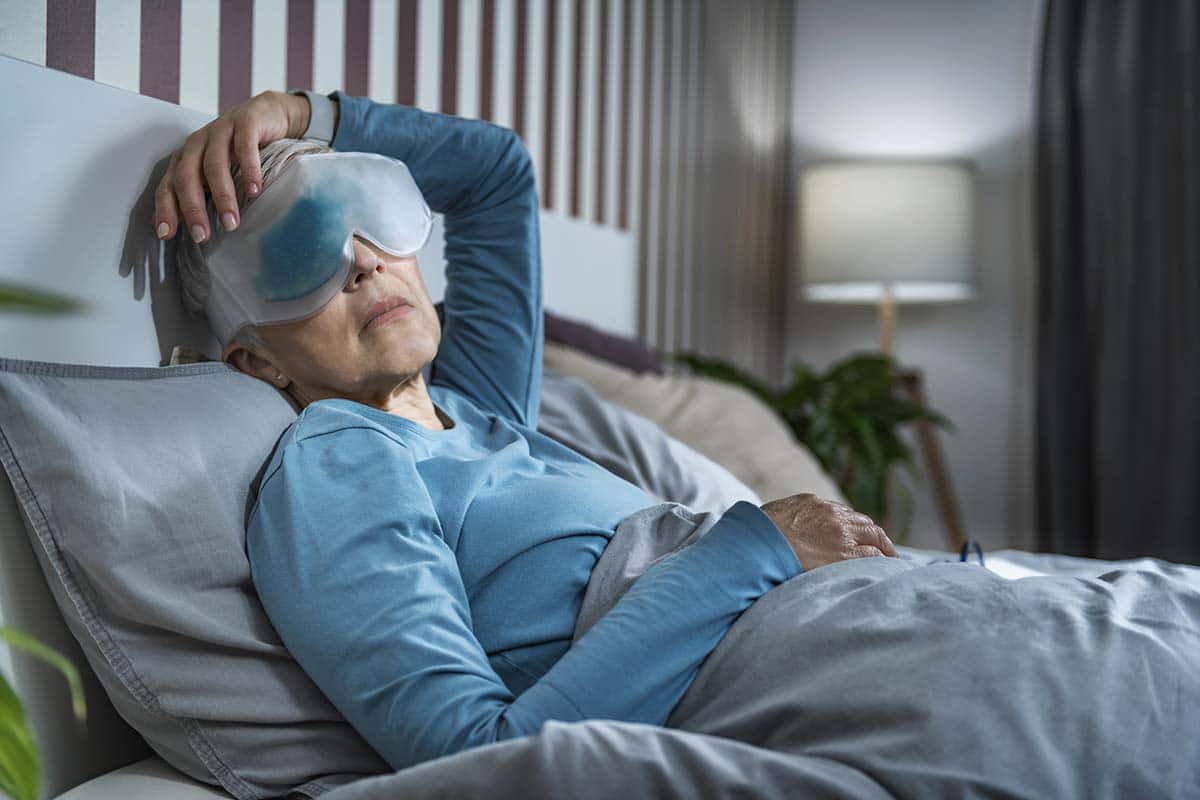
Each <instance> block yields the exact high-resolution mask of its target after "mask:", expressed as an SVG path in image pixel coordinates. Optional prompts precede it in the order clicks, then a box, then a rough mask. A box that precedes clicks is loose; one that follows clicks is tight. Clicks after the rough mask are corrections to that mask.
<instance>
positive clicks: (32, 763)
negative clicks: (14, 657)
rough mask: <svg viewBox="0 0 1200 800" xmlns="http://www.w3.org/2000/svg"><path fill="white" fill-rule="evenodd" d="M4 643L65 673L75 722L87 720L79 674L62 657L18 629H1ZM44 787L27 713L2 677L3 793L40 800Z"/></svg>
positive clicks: (16, 798)
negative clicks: (42, 786)
mask: <svg viewBox="0 0 1200 800" xmlns="http://www.w3.org/2000/svg"><path fill="white" fill-rule="evenodd" d="M0 641H3V642H4V643H5V644H7V645H8V646H9V647H15V648H17V649H19V650H23V651H25V652H26V653H29V654H30V655H32V656H34V657H35V658H39V659H41V660H42V661H45V662H46V663H48V664H50V665H51V666H53V667H54V668H55V669H57V670H58V671H59V672H61V673H62V674H63V676H64V677H66V679H67V685H68V686H69V687H70V689H71V706H72V708H73V709H74V711H75V718H76V719H77V720H79V721H81V722H82V721H83V720H84V719H86V716H87V708H86V706H85V704H84V699H83V685H82V684H81V683H80V680H79V671H78V670H77V669H75V665H74V664H72V663H71V662H70V661H68V660H67V658H66V657H65V656H63V655H62V653H59V652H58V651H57V650H54V649H52V648H49V647H47V646H46V645H44V644H42V643H41V642H39V641H37V640H36V639H34V638H33V637H31V636H28V635H27V634H24V633H22V632H20V631H18V630H16V629H15V628H8V627H3V628H0ZM41 785H42V765H41V758H40V757H39V756H38V750H37V745H36V743H35V742H34V740H33V735H32V734H31V733H30V731H29V722H28V721H27V720H26V719H25V710H24V709H23V708H22V706H21V701H20V700H19V699H18V698H17V695H16V692H14V691H13V689H12V687H11V686H10V685H9V683H8V680H7V679H5V678H4V676H3V675H0V793H3V794H6V795H8V796H9V797H11V798H13V800H37V798H38V794H39V792H40V791H41Z"/></svg>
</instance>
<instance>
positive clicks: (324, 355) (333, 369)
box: [222, 236, 442, 408]
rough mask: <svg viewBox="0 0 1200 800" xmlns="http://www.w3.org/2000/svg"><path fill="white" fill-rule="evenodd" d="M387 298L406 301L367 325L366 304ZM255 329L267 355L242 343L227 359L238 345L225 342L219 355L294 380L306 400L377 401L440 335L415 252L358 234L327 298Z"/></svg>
mask: <svg viewBox="0 0 1200 800" xmlns="http://www.w3.org/2000/svg"><path fill="white" fill-rule="evenodd" d="M391 298H400V299H402V300H403V301H404V303H406V304H407V305H406V307H404V308H401V309H400V311H399V312H398V313H397V312H396V311H393V312H391V313H389V314H387V315H386V316H385V317H382V318H378V319H375V321H374V322H371V324H370V325H369V326H368V321H369V320H371V318H372V308H371V307H372V306H373V305H374V304H375V303H377V302H378V301H381V300H388V299H391ZM257 331H258V334H259V336H261V337H262V339H263V340H264V341H265V342H266V343H267V345H268V346H269V348H270V352H269V353H266V354H263V355H264V356H265V358H258V357H255V356H254V355H252V354H250V353H248V352H245V351H244V350H243V353H244V355H240V356H235V357H234V358H232V359H231V358H230V356H231V355H233V353H234V351H235V350H236V349H237V348H239V347H241V346H240V345H230V346H228V347H227V348H226V351H225V353H223V354H222V358H223V359H224V360H227V361H228V360H233V361H234V362H235V365H236V366H238V367H239V368H240V369H242V371H244V372H249V373H251V374H253V375H256V376H258V377H260V378H262V379H263V380H266V381H267V382H269V383H271V384H272V385H275V386H280V385H281V384H283V385H286V384H287V383H288V382H292V383H294V384H295V386H294V388H295V389H296V390H298V394H299V396H300V397H302V398H304V401H305V403H310V402H315V401H317V400H321V399H325V398H330V397H345V398H349V399H351V400H357V401H359V402H362V403H365V404H367V405H373V406H376V407H379V408H386V407H387V406H388V403H389V399H390V398H392V397H393V396H394V395H395V394H396V393H397V391H398V389H400V388H401V385H402V384H408V382H409V381H410V380H412V379H414V378H419V377H420V372H421V370H422V369H423V368H424V367H425V365H426V364H428V363H429V362H430V361H432V360H433V357H434V356H435V355H437V350H438V345H439V344H440V343H441V338H442V329H441V325H440V324H439V322H438V318H437V311H436V310H435V309H434V307H433V301H432V300H431V299H430V298H429V291H428V290H427V289H426V288H425V281H424V280H423V279H422V277H421V270H420V269H419V268H418V266H417V259H416V257H415V256H405V257H398V256H393V255H391V254H389V253H387V252H385V251H383V250H381V249H379V248H378V247H376V246H375V245H373V244H371V243H370V242H367V241H365V240H363V239H360V238H359V237H357V236H355V237H354V265H353V267H352V268H351V273H350V277H349V278H347V281H346V286H345V287H344V288H343V289H342V291H341V292H339V293H338V294H337V295H336V296H335V297H334V298H333V300H331V301H330V302H329V304H328V305H326V306H325V307H324V308H323V309H321V311H319V312H318V313H317V314H315V315H313V316H311V317H309V318H308V319H305V320H301V321H299V322H288V323H282V324H278V325H262V326H259V327H258V328H257ZM248 367H249V368H248ZM278 373H283V375H284V376H285V377H284V379H283V380H282V381H278V380H276V375H277V374H278ZM417 382H418V383H420V381H417ZM281 388H282V387H281Z"/></svg>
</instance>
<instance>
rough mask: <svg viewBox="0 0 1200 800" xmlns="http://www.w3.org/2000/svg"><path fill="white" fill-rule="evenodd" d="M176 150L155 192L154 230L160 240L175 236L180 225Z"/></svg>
mask: <svg viewBox="0 0 1200 800" xmlns="http://www.w3.org/2000/svg"><path fill="white" fill-rule="evenodd" d="M180 152H181V151H179V150H176V151H175V152H174V153H172V154H171V162H170V164H168V165H167V169H166V171H165V172H164V173H163V176H162V179H161V180H160V181H159V182H158V188H157V189H155V190H154V229H155V233H156V234H157V235H158V238H159V239H168V238H171V237H173V236H174V235H175V226H176V225H177V224H178V223H179V204H178V203H176V202H175V184H174V181H175V165H176V164H178V163H179V154H180Z"/></svg>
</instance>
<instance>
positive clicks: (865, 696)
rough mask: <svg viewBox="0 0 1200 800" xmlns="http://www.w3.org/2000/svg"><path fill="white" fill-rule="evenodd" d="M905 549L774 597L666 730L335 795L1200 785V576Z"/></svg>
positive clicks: (1135, 792) (1098, 789) (579, 741)
mask: <svg viewBox="0 0 1200 800" xmlns="http://www.w3.org/2000/svg"><path fill="white" fill-rule="evenodd" d="M614 542H616V538H615V537H614ZM901 552H902V554H903V558H902V559H888V558H867V559H856V560H852V561H844V562H840V563H837V564H831V565H828V566H825V567H821V568H819V569H815V570H812V571H810V572H807V573H803V574H801V575H798V576H796V577H795V578H793V579H792V580H790V581H787V582H786V583H784V584H782V585H780V586H778V587H776V588H775V589H773V590H771V591H770V592H768V593H767V594H765V595H763V596H762V597H761V598H760V599H759V600H758V601H757V602H755V603H754V605H752V606H751V607H750V608H749V609H748V610H747V611H746V612H745V613H743V614H742V615H741V616H740V617H739V618H738V620H737V621H736V622H735V623H734V625H733V626H732V627H731V628H730V630H729V633H728V634H727V635H726V636H725V638H724V639H723V640H722V641H721V643H720V644H719V645H718V646H717V648H716V649H715V650H714V651H713V652H712V654H711V655H710V656H709V657H708V659H707V660H706V661H705V662H704V664H703V665H702V666H701V668H700V671H699V673H698V675H697V678H696V680H695V682H694V683H693V684H692V686H691V688H690V689H689V690H688V692H687V694H685V695H684V698H683V700H682V701H681V702H680V703H679V705H678V706H677V707H676V708H675V710H674V711H673V713H672V714H671V716H670V718H669V719H668V720H667V723H666V726H665V727H657V726H650V725H642V724H633V723H623V722H617V721H610V720H591V721H586V722H576V723H558V722H550V723H548V724H547V725H546V726H545V727H544V728H543V729H542V732H541V733H540V734H539V735H537V736H532V737H527V738H524V739H517V740H511V741H506V742H501V743H498V744H495V745H489V746H486V747H481V748H477V749H475V750H469V751H466V752H462V753H458V754H456V755H452V756H448V757H445V758H441V759H438V760H436V761H431V762H428V763H426V764H422V765H420V766H417V767H413V768H410V769H407V770H404V771H401V772H398V773H395V774H393V775H387V776H380V777H375V778H369V779H365V780H363V781H360V782H358V783H354V784H351V785H349V786H346V787H343V788H341V789H339V790H337V791H335V792H333V793H331V794H330V795H327V797H328V798H329V800H362V799H365V798H385V797H386V798H393V797H406V798H407V797H414V798H418V797H572V798H607V797H622V798H640V797H679V798H705V797H713V798H716V797H744V798H751V797H753V798H758V797H763V798H767V797H831V798H840V797H844V798H874V797H880V798H883V797H904V798H939V797H1028V798H1075V797H1078V798H1084V797H1086V798H1160V797H1161V798H1168V797H1169V798H1192V797H1197V798H1200V568H1196V567H1187V566H1180V565H1174V564H1170V563H1167V562H1163V561H1158V560H1155V559H1138V560H1136V561H1129V562H1104V561H1091V560H1088V559H1072V558H1064V557H1062V556H1039V555H1037V554H1031V553H1021V552H1016V551H1003V552H1001V553H997V555H1003V556H1005V557H1007V558H1009V559H1011V560H1014V561H1021V562H1022V563H1024V564H1026V565H1027V566H1030V567H1032V568H1035V569H1039V570H1041V571H1043V572H1052V573H1055V574H1054V575H1052V576H1050V577H1030V578H1022V579H1020V580H1015V581H1014V580H1008V579H1005V578H1002V577H1000V576H998V575H995V574H993V573H991V572H989V571H987V570H985V569H983V568H982V567H980V566H978V565H976V564H963V563H927V562H929V561H931V560H933V559H934V558H945V557H948V554H942V553H934V552H931V551H919V550H913V549H911V548H901ZM607 553H608V551H606V555H607ZM601 564H603V559H602V560H601ZM598 568H599V567H598ZM1058 573H1062V574H1058Z"/></svg>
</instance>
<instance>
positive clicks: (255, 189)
mask: <svg viewBox="0 0 1200 800" xmlns="http://www.w3.org/2000/svg"><path fill="white" fill-rule="evenodd" d="M248 191H249V193H250V194H258V184H257V183H252V184H250V188H249V189H248Z"/></svg>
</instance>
